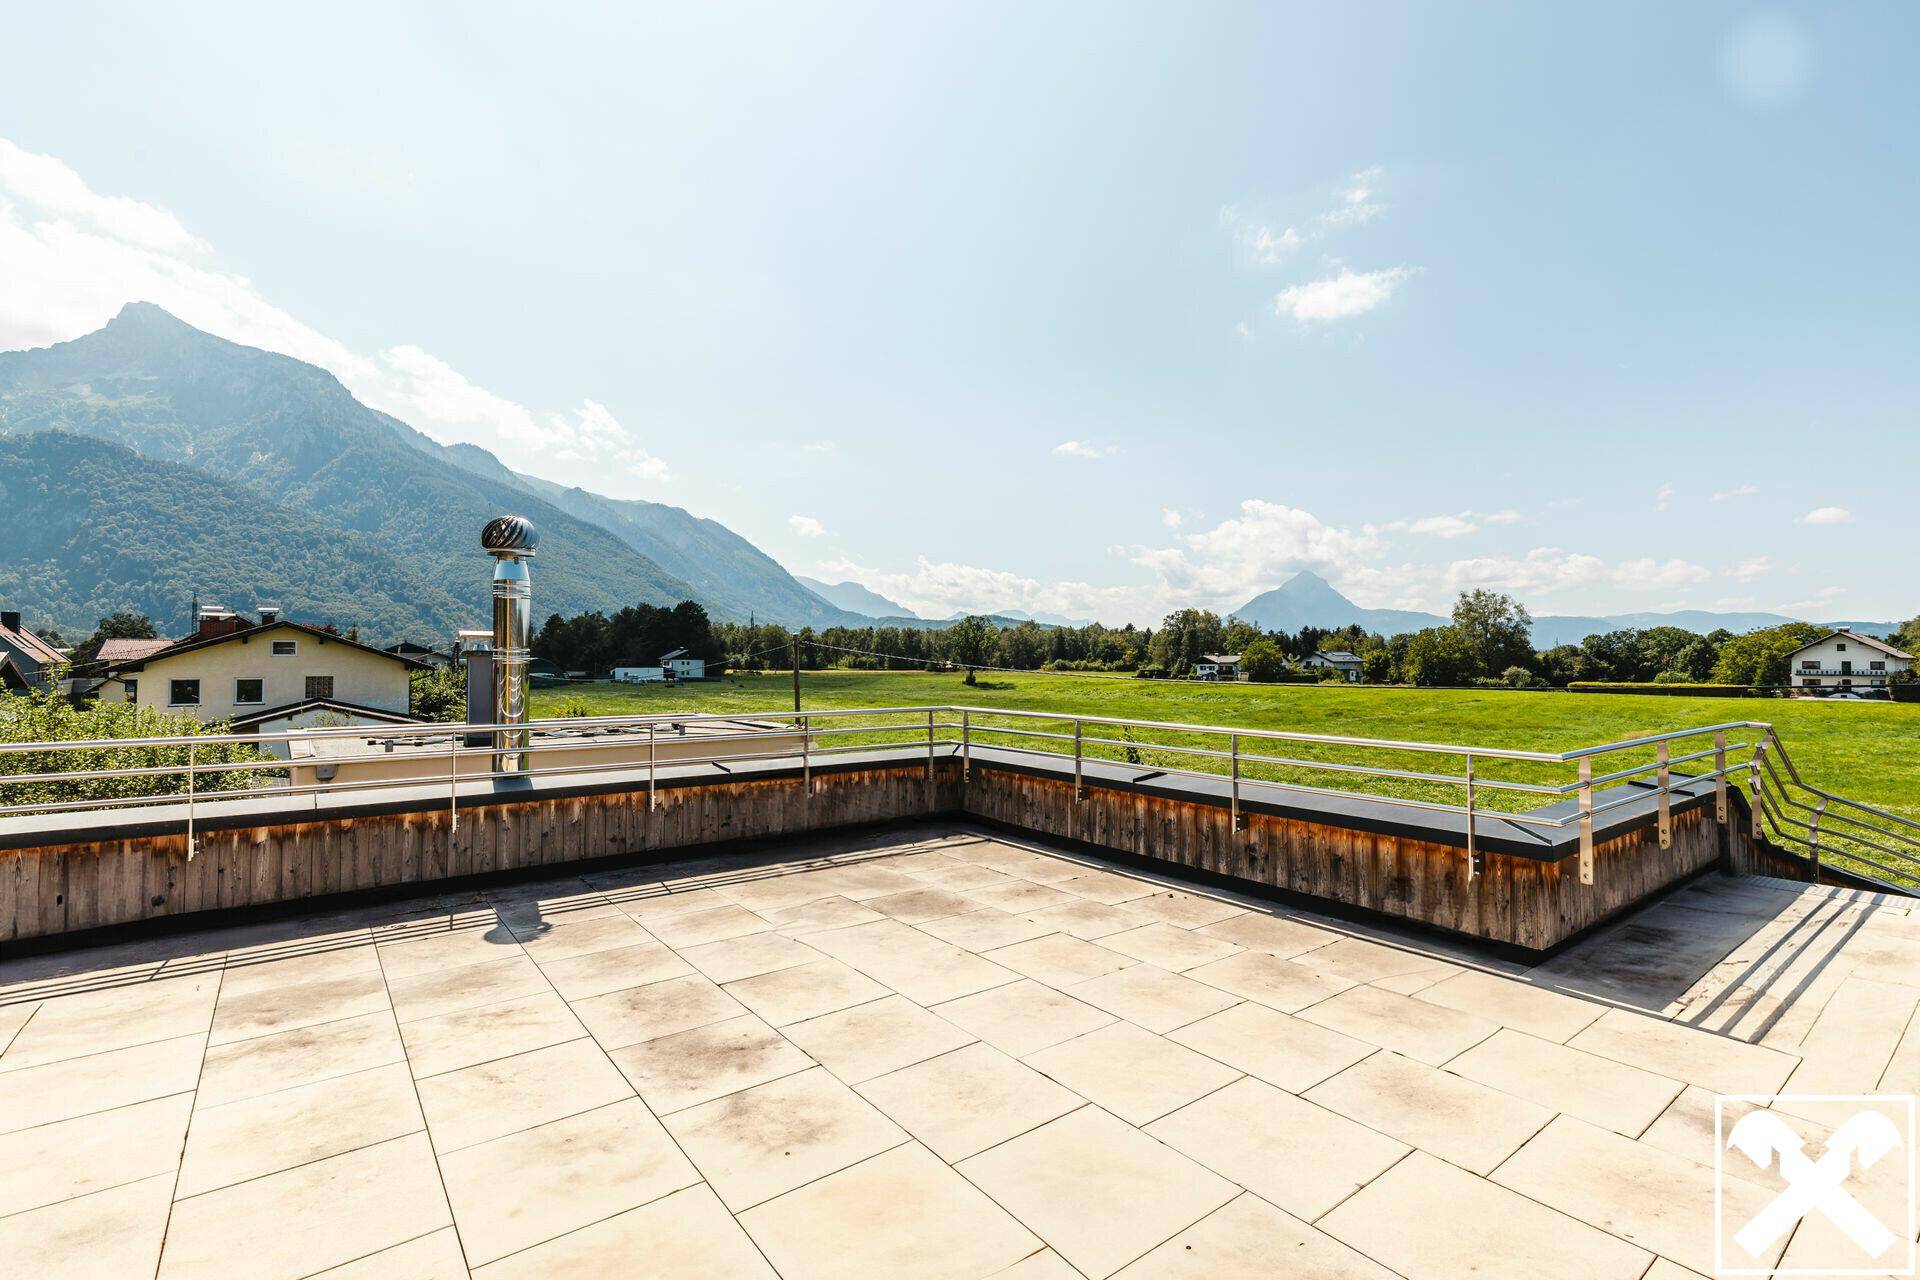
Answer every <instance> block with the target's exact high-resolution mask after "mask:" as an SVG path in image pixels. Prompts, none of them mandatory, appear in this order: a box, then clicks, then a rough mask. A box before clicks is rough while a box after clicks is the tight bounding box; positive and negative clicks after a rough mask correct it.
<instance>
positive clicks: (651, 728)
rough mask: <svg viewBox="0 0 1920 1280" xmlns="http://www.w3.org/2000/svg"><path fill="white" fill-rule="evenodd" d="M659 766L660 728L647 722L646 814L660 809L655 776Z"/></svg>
mask: <svg viewBox="0 0 1920 1280" xmlns="http://www.w3.org/2000/svg"><path fill="white" fill-rule="evenodd" d="M659 766H660V726H659V725H658V724H657V723H654V722H651V721H649V722H648V724H647V812H648V813H652V812H653V811H654V810H655V809H657V808H659V807H660V801H659V798H658V790H657V788H656V785H655V775H656V773H657V771H658V769H659Z"/></svg>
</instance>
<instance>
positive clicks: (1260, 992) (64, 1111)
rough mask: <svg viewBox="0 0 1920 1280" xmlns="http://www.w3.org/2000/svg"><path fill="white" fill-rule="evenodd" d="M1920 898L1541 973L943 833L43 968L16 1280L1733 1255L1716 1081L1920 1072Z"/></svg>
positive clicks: (1709, 917)
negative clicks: (1718, 1224)
mask: <svg viewBox="0 0 1920 1280" xmlns="http://www.w3.org/2000/svg"><path fill="white" fill-rule="evenodd" d="M1915 905H1916V900H1914V899H1911V898H1892V897H1881V896H1878V895H1873V894H1869V893H1864V892H1861V891H1857V890H1848V889H1840V888H1831V887H1815V886H1808V885H1800V884H1790V883H1787V882H1784V881H1772V880H1766V879H1760V878H1732V877H1726V876H1721V875H1717V874H1709V875H1707V876H1706V877H1704V878H1701V879H1697V880H1694V881H1693V882H1691V883H1690V884H1689V885H1687V886H1686V887H1684V888H1682V889H1681V890H1679V891H1678V892H1676V893H1674V894H1671V895H1669V896H1667V897H1665V898H1663V899H1660V900H1658V901H1656V902H1654V903H1653V904H1652V905H1650V906H1647V907H1644V908H1643V909H1641V910H1639V911H1638V912H1636V913H1634V914H1633V915H1631V916H1629V917H1627V918H1625V919H1624V920H1622V921H1620V922H1618V923H1615V924H1613V925H1612V926H1610V927H1608V928H1607V929H1605V930H1604V931H1602V932H1600V933H1598V934H1595V935H1594V936H1592V937H1589V938H1588V939H1586V940H1585V941H1583V942H1580V943H1577V944H1576V945H1574V946H1573V947H1571V948H1569V949H1567V950H1565V951H1563V952H1561V953H1560V954H1558V955H1557V956H1555V957H1554V958H1553V959H1551V960H1549V961H1547V962H1545V963H1544V964H1540V965H1538V966H1536V967H1532V968H1528V967H1525V966H1524V964H1523V962H1520V961H1510V960H1492V959H1488V958H1487V956H1486V955H1485V953H1484V952H1482V951H1479V950H1476V949H1474V948H1472V947H1471V946H1470V945H1469V944H1466V943H1460V942H1453V941H1436V940H1434V939H1433V938H1432V937H1429V936H1426V935H1419V934H1415V933H1413V932H1411V931H1402V930H1399V929H1396V928H1394V927H1390V926H1384V925H1383V926H1358V925H1353V924H1348V923H1340V922H1336V921H1333V920H1331V919H1326V918H1320V917H1316V916H1312V915H1309V914H1306V913H1304V912H1302V911H1299V910H1295V909H1291V908H1286V907H1276V906H1274V905H1273V904H1272V903H1270V902H1266V901H1262V900H1256V899H1251V898H1248V899H1242V898H1237V897H1234V896H1232V895H1230V894H1225V893H1220V892H1214V891H1211V890H1201V889H1196V888H1195V887H1193V886H1192V885H1191V884H1186V883H1182V882H1176V881H1163V880H1159V879H1155V878H1153V877H1151V876H1148V875H1144V874H1140V873H1136V872H1132V871H1121V870H1116V869H1114V868H1112V867H1110V866H1107V865H1104V864H1102V863H1099V862H1096V861H1094V860H1092V859H1090V858H1087V857H1083V856H1081V855H1079V854H1070V853H1065V852H1062V851H1060V850H1057V849H1053V848H1049V847H1047V846H1045V845H1043V844H1040V843H1037V842H1031V841H1010V840H1008V839H1006V838H1004V837H1001V836H998V835H990V834H986V833H984V832H982V831H980V830H976V829H973V828H970V827H967V826H964V825H955V824H927V823H916V824H905V825H900V826H896V827H892V828H888V829H884V830H881V831H879V832H877V833H876V832H871V831H870V832H867V833H865V834H857V833H846V832H842V833H835V834H828V835H823V836H816V837H810V838H808V839H805V840H793V841H789V842H787V843H786V844H785V845H784V846H782V847H779V848H777V849H776V850H773V851H770V852H761V853H755V854H735V855H730V856H717V857H709V858H704V859H701V860H698V861H685V862H679V863H672V864H655V865H651V866H646V867H640V868H632V869H626V870H621V871H618V872H607V873H598V872H592V873H588V874H586V875H584V876H580V875H574V876H569V877H566V878H560V879H554V880H549V881H544V882H541V883H537V884H523V885H517V886H514V887H511V888H506V889H494V890H484V891H477V892H462V893H458V894H448V895H443V896H440V897H435V898H426V899H415V900H412V901H409V902H403V903H397V904H388V905H383V906H377V907H368V908H361V909H357V910H352V911H345V912H340V911H335V912H333V913H330V914H309V915H305V916H301V917H298V918H291V919H285V920H280V921H276V922H272V923H266V924H250V925H245V926H238V927H229V928H224V929H220V930H218V931H213V932H202V933H195V934H186V935H177V936H172V937H165V938H149V939H146V940H143V941H137V942H131V943H126V944H123V945H116V946H112V947H103V948H96V949H93V950H86V951H73V952H65V953H59V954H53V955H45V956H37V957H28V958H21V959H15V960H10V961H6V962H4V963H0V1259H4V1260H5V1261H6V1262H7V1263H8V1266H7V1267H5V1268H4V1270H5V1271H7V1272H8V1273H9V1274H18V1275H22V1276H34V1277H40V1278H53V1277H65V1276H85V1277H97V1276H154V1275H158V1276H159V1277H162V1278H164V1280H179V1278H185V1277H202V1276H245V1277H249V1278H250V1280H272V1278H274V1277H301V1276H328V1277H335V1278H343V1277H348V1276H351V1277H355V1278H356V1280H366V1278H368V1277H408V1278H410V1280H417V1278H420V1277H459V1276H467V1275H469V1274H471V1275H474V1276H479V1277H487V1278H489V1280H506V1278H508V1277H530V1276H541V1277H550V1276H568V1277H574V1276H597V1275H606V1276H614V1275H619V1276H631V1275H646V1276H698V1277H702V1278H703V1280H706V1278H719V1277H733V1276H739V1277H750V1276H751V1277H767V1276H775V1275H778V1276H784V1277H814V1276H838V1275H857V1276H861V1277H864V1278H867V1280H877V1278H889V1280H890V1278H892V1277H907V1276H920V1275H939V1276H958V1277H969V1276H1009V1277H1020V1278H1022V1280H1049V1278H1052V1277H1073V1276H1089V1277H1101V1276H1108V1275H1116V1274H1117V1275H1124V1276H1127V1277H1136V1278H1137V1277H1147V1276H1156V1277H1167V1276H1196V1277H1197V1276H1207V1277H1242V1276H1245V1277H1251V1276H1271V1275H1276V1274H1296V1275H1321V1276H1348V1277H1361V1276H1369V1277H1384V1276H1391V1275H1403V1276H1410V1277H1424V1276H1433V1277H1456V1276H1461V1275H1465V1274H1469V1273H1474V1274H1480V1275H1487V1276H1555V1277H1559V1276H1602V1277H1612V1276H1617V1277H1621V1278H1622V1280H1637V1278H1640V1277H1648V1278H1651V1280H1672V1278H1674V1277H1681V1276H1685V1275H1687V1274H1690V1273H1708V1274H1710V1273H1711V1272H1712V1270H1713V1266H1714V1248H1715V1243H1716V1242H1715V1239H1714V1236H1715V1228H1714V1218H1713V1175H1712V1163H1713V1155H1714V1151H1713V1147H1714V1128H1713V1124H1714V1115H1713V1112H1714V1095H1715V1094H1716V1093H1722V1094H1726V1093H1775V1092H1781V1091H1791V1092H1796V1093H1822V1094H1836V1093H1858V1092H1872V1091H1887V1090H1913V1089H1914V1088H1915V1087H1916V1085H1920V1032H1917V1031H1915V1030H1913V1029H1912V1028H1911V1027H1910V1024H1911V1023H1912V1022H1913V1015H1914V1011H1915V1006H1916V1002H1920V920H1916V919H1915V918H1914V917H1913V916H1912V915H1911V914H1910V912H1911V910H1912V909H1913V908H1914V907H1915ZM1806 1109H1807V1111H1808V1112H1809V1113H1808V1114H1801V1115H1792V1116H1789V1117H1787V1119H1788V1120H1789V1122H1790V1123H1791V1124H1792V1125H1793V1126H1794V1127H1795V1129H1796V1130H1797V1131H1798V1132H1800V1133H1801V1134H1803V1135H1809V1136H1811V1137H1814V1138H1818V1137H1819V1136H1820V1135H1821V1132H1822V1130H1821V1126H1822V1125H1824V1124H1830V1123H1832V1122H1833V1120H1834V1119H1835V1117H1833V1116H1831V1115H1828V1114H1825V1113H1823V1112H1822V1111H1821V1110H1820V1109H1819V1108H1818V1107H1809V1108H1806ZM1732 1158H1733V1157H1732V1156H1731V1155H1730V1156H1729V1159H1732ZM1901 1163H1902V1162H1901V1161H1899V1160H1889V1161H1885V1162H1882V1164H1881V1165H1879V1166H1876V1171H1877V1172H1876V1177H1874V1178H1869V1179H1867V1180H1865V1181H1864V1182H1862V1183H1860V1184H1859V1185H1854V1184H1850V1185H1854V1191H1855V1194H1857V1195H1859V1196H1860V1198H1861V1199H1862V1201H1863V1202H1865V1203H1867V1205H1868V1207H1869V1208H1871V1209H1873V1210H1875V1211H1876V1212H1877V1213H1879V1215H1880V1216H1881V1217H1882V1219H1883V1220H1885V1221H1887V1222H1890V1223H1894V1222H1901V1221H1906V1222H1908V1223H1909V1232H1911V1226H1910V1222H1911V1220H1910V1219H1907V1218H1903V1217H1902V1214H1901V1210H1902V1209H1903V1208H1904V1206H1900V1205H1897V1204H1895V1203H1894V1202H1893V1201H1892V1200H1890V1199H1889V1198H1888V1197H1890V1196H1897V1195H1898V1194H1899V1193H1897V1192H1895V1191H1891V1190H1889V1189H1888V1188H1889V1187H1890V1186H1891V1181H1892V1179H1891V1175H1890V1174H1888V1173H1887V1172H1886V1171H1887V1170H1890V1169H1891V1167H1892V1166H1893V1165H1898V1164H1901ZM1903 1171H1904V1170H1903ZM1779 1185H1780V1184H1779V1183H1778V1180H1777V1174H1776V1173H1775V1172H1774V1171H1773V1170H1770V1169H1757V1168H1753V1167H1751V1166H1743V1167H1741V1168H1740V1169H1739V1172H1738V1175H1737V1176H1736V1177H1734V1178H1733V1179H1732V1180H1731V1181H1730V1182H1729V1184H1728V1191H1727V1197H1728V1204H1729V1216H1730V1217H1732V1216H1733V1215H1734V1214H1735V1213H1736V1212H1737V1214H1738V1217H1737V1219H1736V1220H1735V1221H1734V1222H1733V1224H1732V1225H1738V1222H1739V1221H1744V1220H1745V1218H1746V1217H1748V1216H1750V1215H1751V1214H1752V1213H1754V1212H1756V1211H1757V1210H1758V1209H1759V1208H1760V1206H1761V1205H1763V1204H1765V1203H1766V1202H1767V1201H1768V1200H1769V1199H1771V1198H1772V1196H1773V1195H1774V1193H1775V1192H1776V1191H1777V1190H1778V1189H1779ZM1837 1239H1838V1237H1837V1235H1836V1233H1835V1232H1834V1231H1833V1230H1832V1228H1831V1227H1830V1224H1828V1223H1827V1222H1826V1221H1825V1220H1824V1219H1821V1218H1819V1217H1817V1216H1816V1217H1813V1218H1809V1219H1808V1221H1807V1222H1805V1223H1803V1224H1802V1225H1801V1226H1800V1227H1799V1228H1797V1229H1796V1230H1794V1231H1793V1232H1792V1233H1790V1234H1789V1235H1787V1236H1785V1237H1783V1238H1781V1239H1780V1240H1779V1241H1777V1242H1776V1243H1775V1244H1774V1245H1773V1246H1771V1247H1770V1257H1772V1258H1780V1257H1781V1255H1782V1254H1783V1253H1784V1262H1785V1264H1786V1265H1789V1266H1792V1265H1799V1264H1800V1263H1801V1262H1803V1261H1804V1260H1806V1259H1808V1258H1812V1259H1814V1260H1815V1261H1816V1262H1818V1263H1820V1264H1821V1265H1829V1264H1827V1263H1826V1261H1825V1260H1826V1259H1827V1258H1829V1257H1831V1256H1832V1255H1831V1254H1830V1253H1826V1252H1822V1251H1823V1250H1831V1249H1832V1248H1833V1247H1834V1245H1835V1242H1836V1240H1837ZM1840 1243H1841V1244H1844V1243H1845V1242H1844V1241H1841V1242H1840Z"/></svg>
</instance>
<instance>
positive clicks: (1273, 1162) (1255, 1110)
mask: <svg viewBox="0 0 1920 1280" xmlns="http://www.w3.org/2000/svg"><path fill="white" fill-rule="evenodd" d="M1147 1132H1148V1133H1150V1134H1152V1135H1153V1136H1154V1137H1156V1138H1158V1139H1159V1140H1160V1141H1162V1142H1165V1143H1167V1144H1168V1145H1169V1146H1172V1147H1174V1148H1176V1149H1178V1150H1180V1151H1182V1152H1185V1153H1186V1154H1187V1155H1188V1156H1190V1157H1192V1158H1193V1159H1195V1160H1198V1161H1199V1162H1200V1163H1201V1164H1203V1165H1205V1166H1207V1168H1209V1169H1212V1170H1213V1171H1214V1172H1216V1173H1219V1174H1222V1175H1224V1176H1225V1177H1228V1178H1232V1179H1233V1180H1234V1181H1235V1182H1238V1183H1239V1184H1240V1185H1241V1186H1243V1187H1245V1188H1246V1189H1247V1190H1249V1191H1251V1192H1253V1193H1254V1194H1255V1195H1258V1196H1259V1197H1260V1198H1261V1199H1263V1200H1266V1201H1268V1202H1269V1203H1271V1204H1275V1205H1278V1206H1279V1207H1280V1208H1282V1209H1285V1210H1286V1211H1287V1212H1288V1213H1291V1214H1294V1215H1295V1216H1297V1217H1299V1218H1303V1219H1305V1220H1307V1221H1309V1222H1310V1221H1312V1220H1313V1219H1315V1218H1318V1217H1319V1216H1320V1215H1321V1214H1323V1213H1325V1212H1326V1211H1327V1210H1329V1209H1331V1208H1332V1207H1333V1206H1334V1205H1336V1204H1339V1203H1340V1202H1341V1201H1342V1200H1344V1199H1346V1198H1347V1197H1348V1196H1350V1195H1352V1194H1353V1193H1354V1191H1356V1190H1357V1189H1359V1188H1360V1187H1363V1186H1365V1185H1366V1184H1367V1183H1368V1182H1371V1181H1372V1180H1373V1179H1374V1178H1377V1177H1378V1176H1379V1175H1380V1174H1381V1172H1383V1171H1384V1170H1386V1169H1387V1168H1389V1167H1391V1166H1392V1165H1393V1163H1394V1162H1395V1161H1396V1160H1399V1159H1400V1158H1401V1157H1402V1156H1404V1155H1405V1154H1406V1153H1407V1148H1406V1146H1405V1145H1404V1144H1402V1143H1400V1142H1397V1141H1395V1140H1394V1139H1392V1138H1388V1137H1385V1136H1383V1135H1381V1134H1379V1133H1376V1132H1374V1131H1373V1130H1371V1129H1368V1128H1366V1127H1364V1126H1362V1125H1359V1124H1356V1123H1355V1122H1354V1121H1352V1120H1349V1119H1347V1118H1346V1117H1344V1116H1340V1115H1336V1114H1334V1113H1333V1112H1331V1111H1328V1110H1326V1109H1325V1108H1324V1107H1317V1106H1315V1105H1314V1104H1313V1103H1311V1102H1304V1101H1302V1100H1301V1099H1299V1098H1296V1097H1294V1096H1293V1095H1292V1094H1290V1093H1286V1092H1283V1091H1282V1090H1279V1089H1276V1088H1274V1087H1273V1086H1272V1085H1270V1084H1266V1083H1264V1082H1262V1081H1259V1080H1252V1079H1242V1080H1240V1081H1238V1082H1237V1083H1234V1084H1231V1085H1228V1086H1227V1087H1226V1088H1224V1089H1221V1090H1219V1091H1217V1092H1214V1093H1210V1094H1208V1095H1207V1096H1206V1097H1204V1098H1201V1099H1200V1100H1199V1101H1198V1102H1195V1103H1192V1104H1190V1105H1188V1106H1185V1107H1182V1108H1181V1109H1180V1110H1178V1111H1176V1112H1174V1113H1173V1114H1172V1115H1169V1116H1167V1117H1165V1118H1164V1119H1161V1120H1157V1121H1155V1122H1154V1123H1153V1124H1151V1125H1148V1126H1147Z"/></svg>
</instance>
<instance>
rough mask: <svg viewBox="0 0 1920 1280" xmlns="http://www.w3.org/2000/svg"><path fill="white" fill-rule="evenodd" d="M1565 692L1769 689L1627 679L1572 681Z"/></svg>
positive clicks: (1705, 693) (1692, 694)
mask: <svg viewBox="0 0 1920 1280" xmlns="http://www.w3.org/2000/svg"><path fill="white" fill-rule="evenodd" d="M1567 691H1568V692H1569V693H1650V694H1656V695H1664V696H1666V697H1669V698H1764V697H1768V696H1769V695H1770V691H1769V690H1767V689H1765V688H1763V687H1761V686H1759V685H1751V684H1656V683H1654V682H1653V681H1651V680H1648V681H1629V680H1575V681H1573V682H1571V683H1570V684H1568V685H1567Z"/></svg>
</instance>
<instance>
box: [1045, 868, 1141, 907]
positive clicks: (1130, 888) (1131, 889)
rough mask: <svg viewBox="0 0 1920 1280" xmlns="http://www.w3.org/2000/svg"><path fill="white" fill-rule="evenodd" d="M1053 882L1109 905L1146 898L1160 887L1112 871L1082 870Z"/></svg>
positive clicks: (1076, 893)
mask: <svg viewBox="0 0 1920 1280" xmlns="http://www.w3.org/2000/svg"><path fill="white" fill-rule="evenodd" d="M1052 883H1053V887H1054V888H1056V889H1064V890H1065V891H1066V892H1068V893H1071V894H1073V895H1074V896H1075V897H1077V898H1085V899H1087V900H1088V901H1089V902H1094V903H1098V904H1101V905H1104V906H1109V907H1112V906H1118V905H1119V904H1121V903H1123V902H1132V901H1133V900H1134V899H1135V898H1144V897H1146V896H1147V895H1148V894H1150V893H1155V892H1157V891H1158V890H1159V888H1160V886H1159V885H1157V884H1155V883H1154V882H1153V881H1151V880H1136V879H1134V878H1133V877H1132V876H1123V875H1119V874H1116V873H1115V872H1112V871H1081V872H1078V873H1076V874H1074V875H1071V876H1068V877H1067V878H1066V879H1064V880H1055V881H1053V882H1052Z"/></svg>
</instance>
